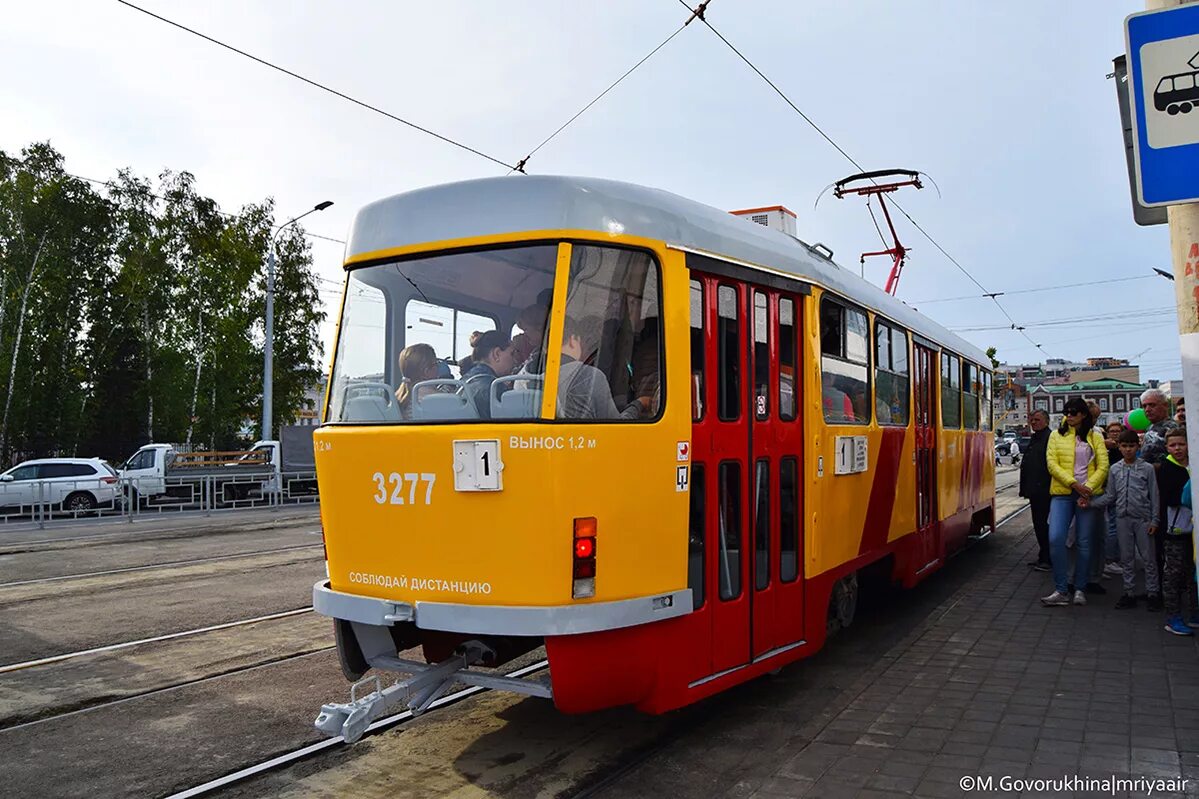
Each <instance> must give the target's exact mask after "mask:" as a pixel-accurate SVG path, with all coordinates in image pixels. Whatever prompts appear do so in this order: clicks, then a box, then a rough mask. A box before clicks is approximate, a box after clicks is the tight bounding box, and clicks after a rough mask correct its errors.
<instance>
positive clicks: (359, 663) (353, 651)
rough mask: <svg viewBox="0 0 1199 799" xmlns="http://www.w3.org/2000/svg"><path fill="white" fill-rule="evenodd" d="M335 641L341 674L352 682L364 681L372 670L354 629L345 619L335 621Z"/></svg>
mask: <svg viewBox="0 0 1199 799" xmlns="http://www.w3.org/2000/svg"><path fill="white" fill-rule="evenodd" d="M333 640H334V641H336V643H337V661H338V663H339V664H340V665H341V673H342V675H344V676H345V678H346V679H347V680H348V681H350V682H356V681H358V680H360V679H362V675H363V674H366V672H367V671H368V670H369V669H370V667H371V664H369V663H367V662H366V657H365V656H364V655H363V654H362V648H361V647H360V646H358V639H357V638H355V637H354V628H353V627H351V626H350V623H349V622H348V621H346V620H345V619H334V620H333Z"/></svg>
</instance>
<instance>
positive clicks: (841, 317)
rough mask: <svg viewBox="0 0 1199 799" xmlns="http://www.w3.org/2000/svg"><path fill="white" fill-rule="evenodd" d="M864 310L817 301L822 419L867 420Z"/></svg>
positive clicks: (868, 403) (865, 324) (868, 407)
mask: <svg viewBox="0 0 1199 799" xmlns="http://www.w3.org/2000/svg"><path fill="white" fill-rule="evenodd" d="M868 330H869V328H868V323H867V321H866V314H865V313H863V312H862V311H859V310H857V309H855V308H849V307H847V306H845V305H842V304H841V303H839V302H837V301H836V300H833V299H830V298H829V297H824V298H823V299H822V300H821V301H820V392H821V401H822V404H823V405H824V420H825V421H826V422H841V423H845V422H853V423H857V424H866V423H868V422H869V421H870V400H869V397H870V385H869V382H868V380H869V373H868V366H869V355H868V346H867V343H866V342H867V338H868V335H869V334H868V332H867V331H868Z"/></svg>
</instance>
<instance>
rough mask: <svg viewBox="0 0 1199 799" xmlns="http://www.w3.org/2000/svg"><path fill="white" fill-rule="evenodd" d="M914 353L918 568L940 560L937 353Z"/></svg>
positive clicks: (916, 347) (920, 348) (922, 349)
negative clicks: (919, 547)
mask: <svg viewBox="0 0 1199 799" xmlns="http://www.w3.org/2000/svg"><path fill="white" fill-rule="evenodd" d="M912 348H913V350H914V352H915V363H914V365H915V370H914V377H915V380H914V381H913V382H914V386H913V387H914V399H915V406H916V407H915V414H914V416H915V421H916V425H915V427H916V442H915V443H916V534H917V535H918V536H919V537H920V540H921V541H922V542H923V547H922V551H923V553H924V556H923V559H922V562H921V564H920V567H919V568H923V567H926V566H928V565H930V564H932V563H933V562H934V561H936V559H937V558H939V557H940V556H941V542H940V540H939V538H940V534H939V532H938V531H939V529H940V528H939V526H938V525H937V439H936V436H937V433H936V430H937V416H936V414H937V409H936V402H935V400H934V398H935V396H936V393H935V392H936V389H935V384H936V381H937V376H938V372H937V369H936V363H937V353H936V352H935V351H934V350H931V349H929V348H928V347H924V346H921V345H920V344H916V343H913V345H912Z"/></svg>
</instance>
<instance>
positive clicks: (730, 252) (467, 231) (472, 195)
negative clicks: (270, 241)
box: [346, 175, 990, 365]
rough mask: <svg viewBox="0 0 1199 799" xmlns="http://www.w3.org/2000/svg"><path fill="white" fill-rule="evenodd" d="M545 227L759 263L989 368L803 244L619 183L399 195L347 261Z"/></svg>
mask: <svg viewBox="0 0 1199 799" xmlns="http://www.w3.org/2000/svg"><path fill="white" fill-rule="evenodd" d="M544 230H589V231H595V232H598V233H625V234H628V235H631V236H641V237H644V238H648V239H657V240H660V241H665V242H667V243H668V244H673V245H677V246H680V247H685V248H688V249H694V250H702V251H704V252H705V253H710V254H712V255H714V256H717V257H719V256H722V255H723V256H725V257H727V258H732V259H736V260H738V261H745V262H748V263H751V264H758V265H761V266H764V267H767V268H769V269H772V270H775V271H778V272H783V273H786V274H789V275H792V276H794V277H795V278H796V279H798V280H802V281H804V282H807V283H812V284H814V285H817V286H821V287H823V288H827V289H830V290H832V291H833V292H835V293H837V294H840V295H842V296H844V297H845V298H846V299H849V300H852V301H854V302H857V303H860V304H862V305H865V306H867V307H869V308H871V309H873V310H876V311H879V312H880V313H882V314H883V315H884V316H888V317H890V318H891V319H893V320H895V321H896V322H899V323H900V324H902V325H903V326H904V327H906V328H908V329H909V330H912V331H913V332H916V333H919V334H921V335H923V336H924V337H926V338H929V339H932V340H933V341H936V342H939V343H941V344H943V345H945V346H947V347H949V348H950V349H953V350H956V351H957V352H959V353H961V354H962V355H964V356H966V357H967V358H969V359H971V360H973V361H975V362H977V363H979V364H983V365H989V364H990V361H989V359H988V358H987V357H986V355H985V353H983V351H982V350H980V349H979V348H978V347H976V346H974V345H973V344H970V343H969V342H967V341H966V340H965V339H963V338H961V337H960V336H958V335H956V334H954V333H951V332H950V331H948V330H946V329H945V328H944V327H942V326H941V325H939V324H937V323H936V322H933V321H932V320H931V319H928V318H927V317H925V316H923V315H921V314H919V313H917V312H916V311H914V310H913V309H912V308H911V307H909V306H908V305H906V304H904V303H902V302H900V301H899V300H897V299H895V298H894V297H891V296H890V295H888V294H887V293H886V292H884V291H883V290H882V289H880V288H879V287H878V286H875V285H874V284H872V283H869V282H867V281H865V280H863V279H862V278H861V277H859V276H858V275H856V274H854V273H853V272H852V271H850V270H848V269H843V268H841V267H840V266H838V265H837V264H836V263H835V262H833V261H830V260H828V259H825V258H824V257H823V256H821V255H820V254H819V253H817V252H814V251H813V250H812V249H811V248H810V247H809V246H808V245H807V244H805V243H803V242H802V241H800V240H798V239H795V238H792V237H791V236H788V235H786V234H784V233H780V232H778V231H775V230H771V229H769V228H767V227H764V226H762V225H757V224H754V223H753V222H749V221H747V220H745V219H741V218H738V217H735V216H733V215H731V214H729V213H727V212H725V211H721V210H720V209H718V208H712V207H711V206H707V205H704V204H702V203H697V202H694V201H692V200H688V199H685V198H683V197H680V196H678V195H677V194H671V193H670V192H667V191H662V190H661V189H651V188H647V187H645V186H637V185H634V184H632V183H622V182H620V181H615V180H604V179H602V178H577V177H561V176H550V175H529V176H526V175H512V176H509V177H494V178H481V179H478V180H468V181H463V182H460V183H448V184H444V185H440V186H430V187H428V188H423V189H416V190H414V191H409V192H405V193H403V194H397V195H395V196H393V197H388V198H386V199H383V200H378V201H377V202H374V203H371V204H370V205H367V206H366V207H364V208H363V209H362V210H360V211H359V212H358V214H357V215H356V216H355V218H354V223H353V226H352V228H351V231H350V239H349V243H348V244H347V245H346V257H347V258H350V257H354V256H359V255H364V254H367V253H372V252H378V251H380V250H386V249H391V248H394V247H402V246H408V245H412V244H421V243H425V242H431V241H448V240H454V239H463V238H471V237H476V236H489V235H495V234H501V233H520V232H528V231H544Z"/></svg>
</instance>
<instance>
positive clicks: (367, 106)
mask: <svg viewBox="0 0 1199 799" xmlns="http://www.w3.org/2000/svg"><path fill="white" fill-rule="evenodd" d="M116 1H117V2H118V3H120V4H121V5H123V6H128V7H129V8H132V9H133V10H134V11H140V12H141V13H143V14H145V15H146V16H148V17H153V18H154V19H156V20H158V21H160V22H165V23H166V24H168V25H171V26H172V27H175V28H178V29H179V30H182V31H186V32H188V33H190V34H192V35H193V36H199V37H200V38H201V39H204V40H205V41H207V42H211V43H212V44H215V45H217V46H219V47H223V48H225V49H226V50H230V51H232V52H234V53H237V54H238V55H240V56H244V57H245V58H248V59H250V60H251V61H255V62H257V63H259V64H262V65H263V66H264V67H270V68H271V69H273V70H276V71H278V72H282V73H283V74H284V75H287V76H289V77H292V78H295V79H296V80H299V81H302V82H304V83H307V84H308V85H309V86H313V87H315V88H317V89H320V90H321V91H324V92H328V93H329V94H332V95H334V96H335V97H340V98H341V99H343V100H347V101H349V102H351V103H353V104H354V105H357V106H361V107H362V108H365V109H367V110H368V111H374V112H375V113H376V114H379V115H381V116H385V117H387V118H388V119H390V120H393V121H395V122H399V123H400V124H401V125H406V126H408V127H410V128H412V129H413V130H418V131H420V132H421V133H424V134H427V135H429V136H432V137H433V138H435V139H438V140H440V141H443V142H445V143H446V144H450V145H453V146H454V147H457V148H459V149H461V150H465V151H467V152H468V153H472V154H473V155H477V156H479V157H480V158H486V159H487V160H488V161H491V162H492V163H495V164H499V165H500V166H502V167H507V168H508V169H512V168H513V166H512V164H509V163H507V162H505V161H502V160H501V159H499V158H495V157H494V156H490V155H488V154H487V153H485V152H483V151H482V150H477V149H475V148H474V147H471V146H469V145H466V144H463V143H462V142H460V141H455V140H454V139H451V138H450V137H449V136H444V135H442V134H440V133H437V132H436V131H433V130H430V129H429V128H426V127H423V126H421V125H418V124H416V123H415V122H410V121H409V120H407V119H404V118H403V117H400V116H396V115H395V114H393V113H391V112H390V111H384V110H383V109H382V108H379V107H378V106H375V105H371V104H370V103H367V102H364V101H362V100H359V99H357V98H356V97H351V96H350V95H348V94H346V93H345V92H341V91H338V90H337V89H334V88H332V87H330V86H326V85H325V84H323V83H320V82H318V81H315V80H313V79H312V78H306V77H304V76H303V75H300V74H299V73H296V72H292V71H291V70H290V69H285V68H283V67H281V66H279V65H278V64H273V63H271V62H270V61H267V60H266V59H265V58H260V57H258V56H256V55H253V54H252V53H247V52H246V51H245V50H239V49H238V48H236V47H234V46H233V45H231V44H226V43H225V42H222V41H221V40H219V39H214V38H213V37H211V36H209V35H207V34H204V33H201V32H200V31H198V30H195V29H193V28H189V27H187V26H186V25H182V24H180V23H178V22H175V21H174V20H171V19H167V18H166V17H164V16H160V15H159V14H155V13H154V12H153V11H149V10H147V9H144V8H142V7H141V6H137V5H134V4H133V3H130V2H129V0H116Z"/></svg>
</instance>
